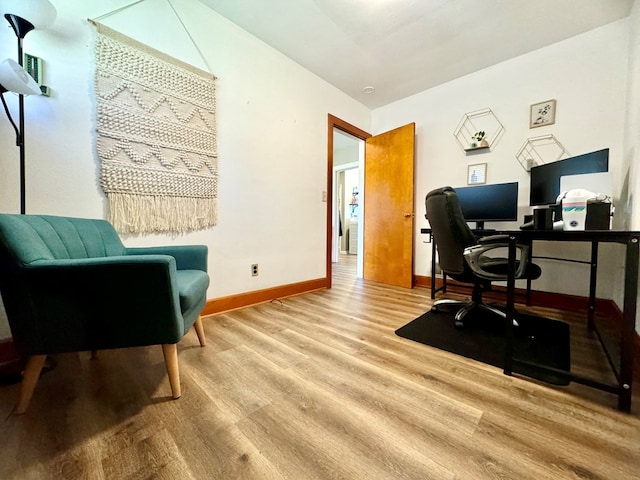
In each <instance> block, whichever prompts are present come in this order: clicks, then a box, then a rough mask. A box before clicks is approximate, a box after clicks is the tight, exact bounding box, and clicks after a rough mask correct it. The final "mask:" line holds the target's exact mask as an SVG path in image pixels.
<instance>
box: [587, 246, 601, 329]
mask: <svg viewBox="0 0 640 480" xmlns="http://www.w3.org/2000/svg"><path fill="white" fill-rule="evenodd" d="M597 280H598V242H591V269H590V273H589V310H588V312H587V326H588V327H589V330H593V329H594V324H593V321H594V316H595V313H596V282H597Z"/></svg>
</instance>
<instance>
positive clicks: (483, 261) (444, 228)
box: [425, 187, 542, 327]
mask: <svg viewBox="0 0 640 480" xmlns="http://www.w3.org/2000/svg"><path fill="white" fill-rule="evenodd" d="M425 204H426V208H427V214H426V217H427V220H429V223H430V224H431V231H432V234H433V238H434V241H435V242H436V247H437V248H438V256H439V259H440V268H441V270H442V272H443V273H445V274H446V275H447V276H449V277H451V278H453V279H454V280H458V281H460V282H464V283H471V284H473V291H472V293H471V300H470V301H458V300H438V301H436V302H435V303H434V304H433V307H432V309H434V310H436V311H437V310H438V308H439V307H440V306H444V305H446V306H451V307H455V306H459V307H461V308H460V309H459V310H458V312H457V313H456V316H455V324H456V326H457V327H462V326H463V325H464V323H463V319H464V317H465V316H466V315H467V314H468V313H469V312H471V311H472V310H474V309H482V310H485V311H487V312H491V313H494V314H496V315H499V316H501V317H502V318H505V317H506V315H505V313H504V312H502V311H500V310H499V309H497V308H495V307H492V306H490V305H487V304H486V303H483V301H482V293H483V292H484V291H487V290H490V289H491V282H492V281H500V280H502V281H505V280H507V268H508V259H506V258H496V257H490V256H488V255H486V253H487V252H489V251H491V250H495V249H498V248H506V247H508V243H507V235H492V236H487V237H481V238H476V236H475V235H474V234H473V232H472V231H471V229H470V228H469V226H468V225H467V223H466V222H465V220H464V216H463V215H462V210H461V208H460V204H459V203H458V196H457V195H456V192H455V190H454V189H453V188H451V187H443V188H438V189H436V190H433V191H431V192H429V193H428V194H427V197H426V199H425ZM517 247H518V251H519V255H518V257H519V260H518V262H517V265H516V275H515V277H516V278H527V279H531V280H534V279H536V278H538V277H539V276H540V274H541V273H542V271H541V270H540V267H538V266H537V265H535V264H533V263H530V262H528V258H529V248H530V246H529V245H520V244H518V246H517Z"/></svg>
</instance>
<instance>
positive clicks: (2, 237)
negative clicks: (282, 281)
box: [0, 214, 125, 266]
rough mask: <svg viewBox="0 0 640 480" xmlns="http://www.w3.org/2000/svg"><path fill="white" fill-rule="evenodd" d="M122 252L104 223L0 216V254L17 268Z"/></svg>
mask: <svg viewBox="0 0 640 480" xmlns="http://www.w3.org/2000/svg"><path fill="white" fill-rule="evenodd" d="M124 251H125V247H124V245H123V244H122V241H121V240H120V238H119V237H118V234H117V233H116V231H115V229H114V228H113V226H112V225H111V224H110V223H109V222H107V221H106V220H97V219H87V218H71V217H56V216H51V215H17V214H0V253H2V255H3V256H7V255H8V256H9V258H10V259H11V260H12V261H13V263H15V264H17V265H18V266H20V265H28V264H31V263H33V262H37V261H38V260H54V259H73V258H93V257H107V256H113V255H123V254H124ZM6 260H7V258H5V261H6Z"/></svg>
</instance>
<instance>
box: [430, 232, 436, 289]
mask: <svg viewBox="0 0 640 480" xmlns="http://www.w3.org/2000/svg"><path fill="white" fill-rule="evenodd" d="M434 298H436V241H435V240H434V238H433V235H431V300H433V299H434Z"/></svg>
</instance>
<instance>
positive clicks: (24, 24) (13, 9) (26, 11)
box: [0, 0, 56, 214]
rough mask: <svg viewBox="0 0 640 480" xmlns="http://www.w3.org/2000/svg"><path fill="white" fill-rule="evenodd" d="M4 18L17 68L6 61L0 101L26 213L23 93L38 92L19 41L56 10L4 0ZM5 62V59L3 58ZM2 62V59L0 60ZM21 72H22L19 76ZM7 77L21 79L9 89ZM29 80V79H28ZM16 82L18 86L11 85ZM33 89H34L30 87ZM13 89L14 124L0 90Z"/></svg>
mask: <svg viewBox="0 0 640 480" xmlns="http://www.w3.org/2000/svg"><path fill="white" fill-rule="evenodd" d="M2 9H3V13H4V18H6V19H7V21H8V22H9V24H10V25H11V27H12V28H13V31H14V32H15V34H16V37H17V39H18V63H17V65H18V66H19V67H20V68H19V69H18V68H16V65H14V64H15V62H13V63H9V64H8V67H7V68H6V69H5V73H6V74H7V75H9V77H7V78H0V85H2V87H3V88H2V89H0V90H1V93H2V104H3V106H4V108H5V111H6V113H7V116H8V117H9V120H10V121H11V124H12V125H13V128H14V129H15V131H16V144H17V146H18V148H19V149H20V213H22V214H24V213H26V200H25V196H26V162H25V149H24V96H25V95H39V94H40V93H41V92H40V87H39V86H38V84H37V83H36V82H35V81H33V83H30V82H29V81H28V79H26V78H24V75H26V76H27V77H29V78H31V77H30V76H29V75H28V74H27V73H26V72H25V70H24V69H23V68H22V62H23V60H22V57H23V52H22V41H23V39H24V37H25V35H26V34H27V33H29V32H30V31H31V30H33V29H35V28H47V27H48V26H49V25H51V24H52V23H53V22H54V20H55V19H56V9H55V7H54V6H53V5H52V4H51V3H50V2H49V0H4V1H3V2H2ZM5 62H6V60H5ZM3 63H4V62H3ZM23 73H24V75H23ZM11 79H13V80H14V81H15V82H19V81H20V80H22V83H21V84H19V83H18V84H11V85H14V88H10V85H8V84H6V83H5V82H8V83H10V82H11ZM31 80H33V79H31ZM15 85H18V86H15ZM34 85H35V87H36V88H37V92H36V91H35V90H34V89H33V86H34ZM6 91H13V92H16V93H18V125H16V124H15V122H14V121H13V119H12V118H11V115H10V114H9V109H8V108H7V104H6V102H5V99H4V92H6Z"/></svg>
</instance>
